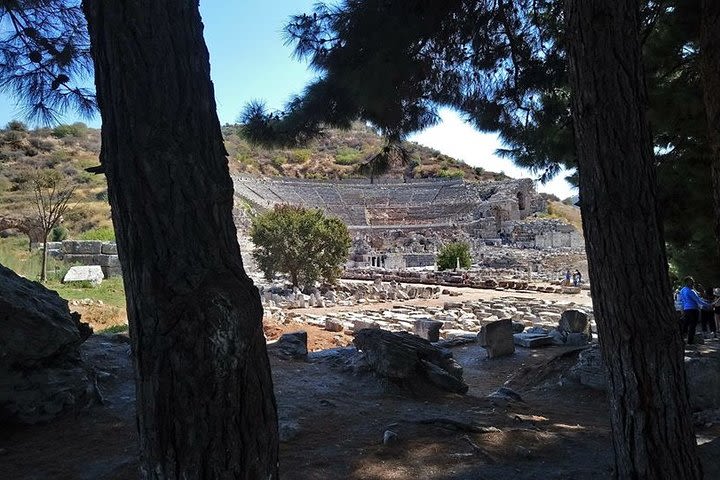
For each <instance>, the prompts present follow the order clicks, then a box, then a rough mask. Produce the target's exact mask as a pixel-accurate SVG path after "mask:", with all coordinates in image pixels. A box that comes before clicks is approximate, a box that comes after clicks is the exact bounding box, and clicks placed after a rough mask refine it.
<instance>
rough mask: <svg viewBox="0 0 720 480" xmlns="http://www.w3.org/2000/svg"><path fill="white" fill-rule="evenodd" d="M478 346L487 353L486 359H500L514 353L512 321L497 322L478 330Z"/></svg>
mask: <svg viewBox="0 0 720 480" xmlns="http://www.w3.org/2000/svg"><path fill="white" fill-rule="evenodd" d="M477 340H478V343H479V344H480V346H482V347H484V348H485V350H487V352H488V358H496V357H502V356H505V355H512V354H513V353H515V343H514V339H513V324H512V320H510V319H505V320H497V321H495V322H490V323H488V324H487V325H485V326H483V327H482V328H481V329H480V333H478V335H477Z"/></svg>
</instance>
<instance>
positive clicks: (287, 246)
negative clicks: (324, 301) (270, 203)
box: [250, 205, 350, 286]
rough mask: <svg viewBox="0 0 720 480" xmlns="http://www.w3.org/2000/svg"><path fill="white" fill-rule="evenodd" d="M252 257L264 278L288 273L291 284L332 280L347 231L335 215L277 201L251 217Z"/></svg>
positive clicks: (342, 255)
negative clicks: (271, 208) (271, 207)
mask: <svg viewBox="0 0 720 480" xmlns="http://www.w3.org/2000/svg"><path fill="white" fill-rule="evenodd" d="M250 236H251V237H252V241H253V243H254V244H255V250H254V251H253V257H254V258H255V261H256V262H257V264H258V267H259V268H260V270H261V271H262V272H263V273H264V274H265V277H266V278H267V279H268V280H272V279H273V277H274V276H275V274H276V273H284V274H288V275H289V276H290V280H291V281H292V283H293V285H298V286H299V285H303V286H311V285H313V284H314V283H315V281H316V280H319V279H321V278H322V279H325V280H326V281H328V282H333V281H334V280H335V279H336V278H337V276H338V275H339V274H340V270H341V268H342V265H343V263H344V262H345V260H346V259H347V256H348V250H349V249H350V235H349V234H348V230H347V227H346V226H345V224H344V223H343V222H342V221H340V220H339V219H337V218H332V217H326V216H325V215H324V214H323V213H322V212H321V211H320V210H314V209H313V210H309V209H305V208H302V207H295V206H291V205H278V206H276V207H275V209H274V210H270V211H268V212H265V213H263V214H261V215H257V216H255V217H254V218H253V220H252V227H251V229H250Z"/></svg>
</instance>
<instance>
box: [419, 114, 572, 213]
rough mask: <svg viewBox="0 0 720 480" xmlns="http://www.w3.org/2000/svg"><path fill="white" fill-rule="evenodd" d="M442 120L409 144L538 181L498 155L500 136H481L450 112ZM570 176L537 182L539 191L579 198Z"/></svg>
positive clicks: (487, 168) (513, 175) (516, 176)
mask: <svg viewBox="0 0 720 480" xmlns="http://www.w3.org/2000/svg"><path fill="white" fill-rule="evenodd" d="M440 118H441V119H442V120H441V122H440V123H439V124H438V125H435V126H434V127H430V128H427V129H425V130H423V131H422V132H419V133H416V134H414V135H412V136H411V137H410V138H409V140H410V141H413V142H417V143H419V144H421V145H425V146H427V147H430V148H434V149H435V150H439V151H440V152H442V153H444V154H446V155H449V156H451V157H454V158H457V159H458V160H462V161H464V162H465V163H467V164H469V165H471V166H473V167H482V168H484V169H485V170H488V171H491V172H503V173H505V174H506V175H508V176H510V177H513V178H525V177H529V178H536V177H537V176H536V175H533V174H532V173H531V172H530V171H529V170H528V169H524V168H519V167H517V166H516V165H515V164H514V163H513V162H512V161H511V160H509V159H506V158H500V157H498V156H497V155H495V150H497V149H498V148H501V147H502V143H501V142H500V139H499V138H498V136H497V134H494V133H481V132H478V131H477V130H475V129H474V128H473V127H472V126H470V125H468V124H467V123H466V122H465V121H463V119H462V118H461V117H460V115H458V113H457V112H455V111H453V110H450V109H443V110H441V111H440ZM568 173H569V172H567V171H563V172H561V173H560V174H559V175H558V176H557V177H555V178H554V179H553V180H551V181H550V182H548V183H546V184H544V185H543V184H541V183H539V182H538V183H537V188H538V191H540V192H547V193H553V194H555V195H557V196H558V197H559V198H561V199H563V198H567V197H570V196H573V195H577V189H576V188H573V187H572V186H571V185H570V184H569V183H568V182H567V181H566V180H565V178H564V177H565V176H567V175H568Z"/></svg>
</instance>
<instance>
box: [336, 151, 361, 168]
mask: <svg viewBox="0 0 720 480" xmlns="http://www.w3.org/2000/svg"><path fill="white" fill-rule="evenodd" d="M360 158H362V152H360V151H358V150H356V149H354V148H341V149H339V150H338V152H337V154H336V155H335V163H336V164H338V165H354V164H356V163H357V162H358V161H359V160H360Z"/></svg>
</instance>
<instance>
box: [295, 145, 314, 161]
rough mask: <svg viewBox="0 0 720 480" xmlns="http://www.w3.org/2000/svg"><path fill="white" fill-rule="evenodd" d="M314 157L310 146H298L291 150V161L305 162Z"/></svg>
mask: <svg viewBox="0 0 720 480" xmlns="http://www.w3.org/2000/svg"><path fill="white" fill-rule="evenodd" d="M310 157H312V150H310V149H309V148H296V149H294V150H292V151H291V152H290V162H291V163H305V162H307V161H308V160H310Z"/></svg>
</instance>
